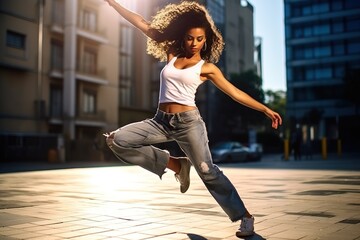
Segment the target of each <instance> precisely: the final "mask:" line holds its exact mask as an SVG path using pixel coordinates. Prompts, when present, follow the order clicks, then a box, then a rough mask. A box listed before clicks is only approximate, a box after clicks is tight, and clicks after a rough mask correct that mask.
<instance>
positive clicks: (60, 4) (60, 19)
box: [52, 0, 65, 26]
mask: <svg viewBox="0 0 360 240" xmlns="http://www.w3.org/2000/svg"><path fill="white" fill-rule="evenodd" d="M64 9H65V5H64V0H54V1H53V5H52V20H53V23H54V24H57V25H60V26H63V25H64V19H65V18H64V14H65V10H64Z"/></svg>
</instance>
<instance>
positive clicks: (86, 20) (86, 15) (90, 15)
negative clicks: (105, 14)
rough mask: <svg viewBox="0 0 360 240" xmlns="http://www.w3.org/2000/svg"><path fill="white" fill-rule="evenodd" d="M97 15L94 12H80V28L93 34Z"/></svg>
mask: <svg viewBox="0 0 360 240" xmlns="http://www.w3.org/2000/svg"><path fill="white" fill-rule="evenodd" d="M96 25H97V14H96V12H95V11H92V10H89V9H85V10H83V11H82V17H81V19H80V26H81V27H82V28H84V29H85V30H89V31H92V32H95V31H96V29H97V26H96Z"/></svg>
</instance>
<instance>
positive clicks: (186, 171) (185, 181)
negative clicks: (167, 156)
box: [175, 157, 191, 193]
mask: <svg viewBox="0 0 360 240" xmlns="http://www.w3.org/2000/svg"><path fill="white" fill-rule="evenodd" d="M178 159H179V161H180V167H181V168H180V172H179V173H175V178H176V180H177V181H179V182H180V192H181V193H185V192H186V191H187V190H188V189H189V186H190V168H191V163H190V161H189V159H188V158H187V157H179V158H178Z"/></svg>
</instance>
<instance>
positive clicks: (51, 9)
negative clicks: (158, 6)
mask: <svg viewBox="0 0 360 240" xmlns="http://www.w3.org/2000/svg"><path fill="white" fill-rule="evenodd" d="M148 2H149V1H146V3H142V4H141V8H138V4H137V1H131V2H130V1H128V2H127V3H126V4H128V5H129V6H127V7H129V8H130V9H132V10H134V11H138V10H139V11H140V13H141V14H144V15H145V16H148V15H150V13H148V12H149V11H148V10H147V9H148V7H147V3H148ZM144 5H145V6H144ZM0 22H1V24H0V35H1V39H2V40H1V42H0V52H1V54H0V78H1V81H0V89H1V90H0V91H1V92H0V96H1V105H0V123H1V124H0V133H1V138H2V142H4V143H5V145H3V146H2V149H1V152H2V159H3V160H7V159H8V160H11V159H13V158H14V159H19V160H26V159H28V158H30V159H37V160H42V159H46V158H48V156H47V151H48V149H49V148H55V149H58V150H59V149H61V150H65V149H66V151H61V152H65V153H63V156H60V157H61V158H64V159H65V158H66V159H71V160H82V159H85V160H91V159H94V160H96V159H102V157H103V156H102V153H103V148H104V146H103V137H102V136H101V133H103V132H106V131H108V130H114V129H116V128H117V127H119V126H121V125H124V124H125V123H128V122H130V121H132V120H134V119H139V118H140V117H143V115H148V111H149V109H151V108H154V106H153V105H152V103H153V102H154V101H153V99H152V98H153V96H152V92H151V91H149V89H151V88H152V86H151V78H149V75H151V71H150V69H151V68H152V66H153V62H152V60H150V58H149V57H148V56H147V55H146V54H144V53H145V52H146V51H145V50H144V49H145V42H146V39H144V38H142V37H141V38H140V37H139V36H138V33H136V32H135V31H134V29H133V28H132V27H130V26H129V25H128V23H127V22H125V21H124V20H123V19H122V18H121V17H120V16H119V14H118V13H116V11H115V10H113V9H112V8H111V7H109V6H108V4H107V3H105V2H104V1H102V0H29V1H25V2H24V1H21V0H14V1H1V2H0ZM155 90H156V89H154V91H155ZM129 116H130V117H129ZM120 119H121V120H120ZM49 142H51V144H50V145H49V144H48V143H49ZM29 146H31V151H30V150H28V148H30V147H29ZM20 149H25V150H20ZM84 149H86V150H84ZM25 152H29V154H26V153H25ZM35 153H39V154H35ZM64 155H66V157H65V156H64Z"/></svg>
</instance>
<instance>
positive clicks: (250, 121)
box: [218, 70, 265, 134]
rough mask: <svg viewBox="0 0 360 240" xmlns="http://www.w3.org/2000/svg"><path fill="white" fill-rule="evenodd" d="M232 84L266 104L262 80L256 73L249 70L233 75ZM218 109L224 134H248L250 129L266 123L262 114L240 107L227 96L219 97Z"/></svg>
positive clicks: (231, 77)
mask: <svg viewBox="0 0 360 240" xmlns="http://www.w3.org/2000/svg"><path fill="white" fill-rule="evenodd" d="M230 82H231V83H232V84H233V85H234V86H235V87H237V88H239V89H240V90H242V91H244V92H246V93H247V94H249V95H250V96H251V97H253V98H254V99H256V100H257V101H259V102H261V103H264V99H265V95H264V91H263V89H262V79H261V78H260V77H259V76H258V75H257V74H256V73H255V71H252V70H249V71H246V72H243V73H241V74H232V75H231V76H230ZM218 107H219V111H218V112H219V113H220V114H221V116H222V118H221V120H222V126H224V128H225V129H224V130H225V131H224V132H225V133H227V134H232V133H235V132H239V131H243V132H247V130H248V129H249V127H254V126H260V125H261V126H262V125H263V123H264V116H263V114H262V113H259V112H257V111H254V110H253V109H250V108H248V107H245V106H242V105H239V104H238V103H236V102H235V101H233V100H232V99H230V98H229V97H228V96H227V95H225V94H222V95H221V96H220V97H219V106H218Z"/></svg>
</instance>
